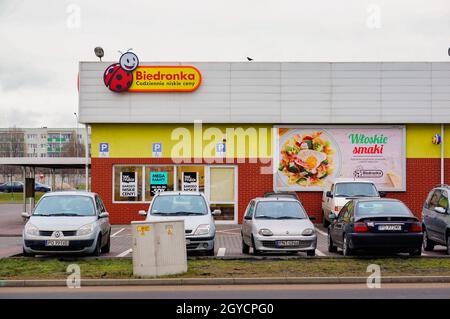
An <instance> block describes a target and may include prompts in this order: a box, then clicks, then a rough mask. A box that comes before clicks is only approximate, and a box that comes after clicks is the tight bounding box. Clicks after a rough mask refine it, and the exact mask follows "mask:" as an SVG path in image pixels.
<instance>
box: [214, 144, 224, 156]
mask: <svg viewBox="0 0 450 319" xmlns="http://www.w3.org/2000/svg"><path fill="white" fill-rule="evenodd" d="M225 153H226V145H225V143H217V144H216V155H217V156H225Z"/></svg>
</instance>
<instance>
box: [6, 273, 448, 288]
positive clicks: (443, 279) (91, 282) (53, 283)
mask: <svg viewBox="0 0 450 319" xmlns="http://www.w3.org/2000/svg"><path fill="white" fill-rule="evenodd" d="M366 282H367V277H274V278H270V277H266V278H170V279H84V280H81V286H88V287H93V286H104V287H107V286H185V285H192V286H200V285H270V284H272V285H276V284H285V285H295V284H297V285H298V284H365V283H366ZM381 283H382V284H383V283H391V284H394V283H395V284H400V283H402V284H405V283H411V284H412V283H450V276H388V277H381ZM66 285H67V284H66V280H0V289H1V287H65V286H66Z"/></svg>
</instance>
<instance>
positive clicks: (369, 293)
mask: <svg viewBox="0 0 450 319" xmlns="http://www.w3.org/2000/svg"><path fill="white" fill-rule="evenodd" d="M17 298H32V299H72V298H73V299H78V298H84V299H98V298H108V299H109V298H121V299H122V298H123V299H126V298H133V299H221V300H223V299H233V300H234V299H281V298H283V299H288V298H295V299H329V298H331V299H336V298H338V299H372V298H376V299H392V298H400V299H402V298H405V299H406V298H408V299H411V298H413V299H429V298H433V299H449V298H450V284H448V283H447V284H436V283H434V284H383V283H382V284H381V288H372V289H369V288H368V287H367V286H366V285H364V284H331V285H327V284H319V285H312V284H306V285H239V286H227V285H211V286H209V285H208V286H116V287H83V286H82V287H81V288H78V289H76V288H72V289H71V288H67V287H33V288H29V287H20V288H7V287H3V288H0V299H17Z"/></svg>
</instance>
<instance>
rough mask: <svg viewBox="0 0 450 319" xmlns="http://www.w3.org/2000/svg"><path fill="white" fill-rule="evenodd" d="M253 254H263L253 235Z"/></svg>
mask: <svg viewBox="0 0 450 319" xmlns="http://www.w3.org/2000/svg"><path fill="white" fill-rule="evenodd" d="M252 246H253V255H256V256H258V255H261V250H259V249H256V245H255V239H254V238H253V237H252Z"/></svg>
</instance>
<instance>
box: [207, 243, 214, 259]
mask: <svg viewBox="0 0 450 319" xmlns="http://www.w3.org/2000/svg"><path fill="white" fill-rule="evenodd" d="M205 255H206V256H214V244H213V246H212V248H211V249H209V250H207V251H205Z"/></svg>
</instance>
